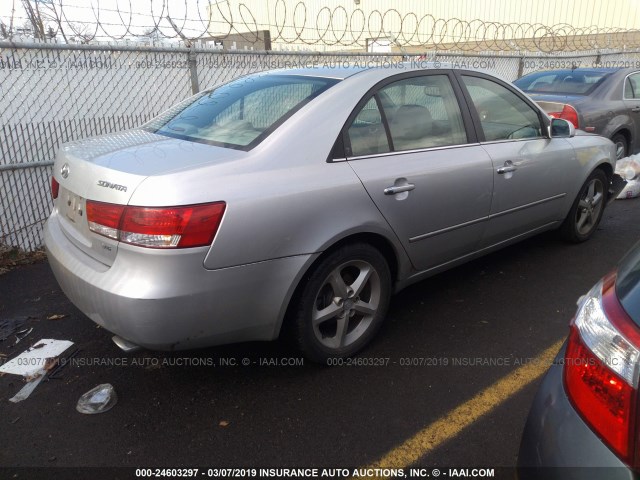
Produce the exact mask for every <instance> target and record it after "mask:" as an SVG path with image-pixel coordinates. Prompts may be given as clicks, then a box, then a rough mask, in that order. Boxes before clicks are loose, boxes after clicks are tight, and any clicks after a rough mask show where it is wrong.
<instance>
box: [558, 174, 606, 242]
mask: <svg viewBox="0 0 640 480" xmlns="http://www.w3.org/2000/svg"><path fill="white" fill-rule="evenodd" d="M608 184H609V182H608V179H607V176H606V175H605V173H604V172H603V171H602V170H599V169H598V170H594V171H593V172H592V173H591V175H589V178H587V181H586V182H584V185H583V186H582V188H581V189H580V193H579V194H578V196H577V198H576V199H575V201H574V202H573V205H572V207H571V210H570V211H569V215H567V218H565V220H564V222H563V224H562V226H561V227H560V233H561V235H562V237H563V238H564V239H565V240H567V241H569V242H572V243H580V242H584V241H585V240H588V239H589V238H590V237H591V236H592V235H593V233H594V232H595V231H596V229H597V228H598V225H599V224H600V219H601V218H602V213H603V212H604V207H605V204H606V201H607V192H608V188H607V185H608Z"/></svg>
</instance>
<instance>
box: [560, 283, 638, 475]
mask: <svg viewBox="0 0 640 480" xmlns="http://www.w3.org/2000/svg"><path fill="white" fill-rule="evenodd" d="M639 345H640V331H638V329H637V327H636V326H635V324H633V322H632V321H631V319H630V318H629V317H628V315H627V314H626V312H625V311H624V310H623V308H622V306H621V305H620V303H619V301H618V298H617V297H616V294H615V275H610V276H608V277H607V278H605V280H604V281H603V282H600V283H598V284H597V285H596V286H595V287H594V288H593V289H592V290H591V291H590V292H589V293H588V294H587V295H585V297H584V298H583V299H582V300H581V302H580V307H579V308H578V313H577V314H576V317H575V319H574V320H573V322H572V324H571V333H570V335H569V342H568V344H567V351H566V354H565V364H564V381H565V386H566V391H567V395H568V397H569V399H570V400H571V402H572V403H573V405H574V407H575V408H576V410H577V411H578V413H579V414H580V415H581V416H582V418H583V419H584V420H585V422H586V423H587V424H589V425H590V427H591V428H592V429H593V430H594V431H595V432H596V433H597V434H598V435H599V436H600V437H601V438H602V440H603V441H604V443H605V444H606V445H608V446H609V448H611V450H613V451H614V452H615V453H616V454H617V455H618V456H619V457H620V458H621V459H622V460H624V461H625V462H627V463H628V464H630V465H633V464H635V463H636V461H635V458H634V452H635V444H636V421H635V416H636V403H637V391H638V373H639V370H638V369H639V367H640V349H639V348H638V346H639Z"/></svg>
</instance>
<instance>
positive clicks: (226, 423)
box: [218, 420, 229, 427]
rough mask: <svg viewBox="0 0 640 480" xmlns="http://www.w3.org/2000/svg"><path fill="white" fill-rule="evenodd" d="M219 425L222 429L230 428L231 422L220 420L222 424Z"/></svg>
mask: <svg viewBox="0 0 640 480" xmlns="http://www.w3.org/2000/svg"><path fill="white" fill-rule="evenodd" d="M218 425H219V426H220V427H228V426H229V422H228V421H227V420H220V423H218Z"/></svg>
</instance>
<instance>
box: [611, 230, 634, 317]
mask: <svg viewBox="0 0 640 480" xmlns="http://www.w3.org/2000/svg"><path fill="white" fill-rule="evenodd" d="M616 293H617V294H618V298H619V299H620V303H621V304H622V307H623V308H624V309H625V310H626V312H627V313H628V314H629V316H630V317H631V318H632V319H633V321H634V322H635V323H636V325H638V326H640V242H639V243H636V245H635V246H634V247H633V248H632V249H631V251H629V253H627V255H626V256H625V257H624V258H623V259H622V260H621V261H620V265H619V266H618V276H617V278H616Z"/></svg>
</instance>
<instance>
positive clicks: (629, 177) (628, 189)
mask: <svg viewBox="0 0 640 480" xmlns="http://www.w3.org/2000/svg"><path fill="white" fill-rule="evenodd" d="M616 173H617V174H618V175H620V176H621V177H622V178H624V179H625V180H626V181H627V185H626V186H625V187H624V188H623V189H622V191H621V192H620V194H619V195H618V197H617V198H618V199H623V198H636V197H638V196H640V154H636V155H631V156H630V157H627V158H623V159H620V160H618V162H617V163H616Z"/></svg>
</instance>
